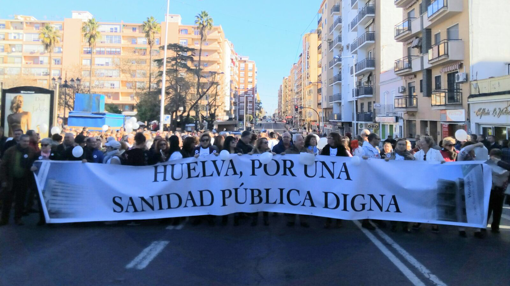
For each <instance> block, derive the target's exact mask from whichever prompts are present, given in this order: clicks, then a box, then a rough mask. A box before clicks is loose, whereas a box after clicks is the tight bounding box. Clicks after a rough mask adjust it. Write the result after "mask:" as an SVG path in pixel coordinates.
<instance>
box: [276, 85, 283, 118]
mask: <svg viewBox="0 0 510 286" xmlns="http://www.w3.org/2000/svg"><path fill="white" fill-rule="evenodd" d="M275 114H276V115H277V116H278V117H279V118H283V85H282V84H280V89H278V108H277V109H276V112H275Z"/></svg>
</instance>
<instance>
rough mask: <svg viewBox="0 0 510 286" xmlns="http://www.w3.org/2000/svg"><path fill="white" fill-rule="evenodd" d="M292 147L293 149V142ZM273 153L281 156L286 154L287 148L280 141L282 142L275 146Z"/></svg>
mask: <svg viewBox="0 0 510 286" xmlns="http://www.w3.org/2000/svg"><path fill="white" fill-rule="evenodd" d="M290 146H291V147H292V142H290ZM273 152H275V153H276V154H281V153H283V152H285V146H284V145H283V140H280V142H278V144H276V145H274V147H273Z"/></svg>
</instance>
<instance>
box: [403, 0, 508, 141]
mask: <svg viewBox="0 0 510 286" xmlns="http://www.w3.org/2000/svg"><path fill="white" fill-rule="evenodd" d="M395 5H396V7H399V8H402V14H403V16H404V18H405V19H404V21H401V22H399V23H396V25H395V28H394V31H395V36H394V38H395V40H396V41H399V42H402V43H403V44H404V47H403V54H404V57H403V58H402V59H399V60H397V61H395V67H394V70H395V73H396V74H398V75H399V76H401V77H402V78H403V79H404V85H403V86H402V87H401V89H400V90H401V92H402V93H403V94H402V95H401V96H399V97H398V98H396V99H395V108H397V109H398V110H401V111H402V112H403V116H402V117H403V120H404V128H405V136H407V137H413V136H415V135H416V134H429V135H431V136H433V137H434V138H435V139H436V140H440V139H441V138H444V137H446V136H453V135H454V134H455V131H456V130H458V129H465V130H467V131H469V132H471V133H483V134H486V135H488V134H497V135H498V138H505V139H507V138H508V135H507V132H506V127H505V125H506V123H504V124H503V126H501V127H498V126H497V125H496V126H491V125H487V122H486V121H484V120H485V119H486V118H484V116H483V115H481V116H478V115H476V113H473V110H474V109H476V110H479V109H481V110H483V108H487V110H489V109H490V108H499V107H504V106H503V105H504V102H500V103H495V102H499V101H498V100H501V98H494V97H493V96H492V95H493V94H492V93H493V92H490V90H491V89H490V88H488V87H487V84H488V82H487V81H483V80H486V79H489V78H492V77H500V76H504V75H508V73H509V70H508V63H509V62H510V50H509V49H508V44H509V41H510V35H509V33H510V32H509V31H507V30H505V29H501V27H506V26H508V25H509V24H510V20H509V17H508V16H507V15H506V11H508V10H509V8H510V2H509V1H505V0H496V1H490V3H488V2H486V1H468V0H436V1H432V0H423V1H410V0H397V1H395ZM470 81H475V82H474V83H473V85H470ZM478 81H480V82H478ZM494 82H496V81H494ZM497 82H498V83H501V82H505V81H497ZM475 84H476V86H475ZM480 86H485V89H486V93H485V92H479V90H478V89H479V88H480ZM475 91H478V92H475ZM470 94H472V95H473V94H475V95H474V96H470ZM496 94H497V92H496ZM471 97H473V105H472V106H471V113H470V112H469V108H470V106H469V105H470V103H471V101H472V99H471ZM475 98H476V99H475ZM473 107H474V108H473ZM489 107H490V108H489ZM470 115H471V116H470ZM474 115H476V116H474ZM496 121H497V120H496ZM496 121H494V124H499V125H501V122H500V123H498V122H496Z"/></svg>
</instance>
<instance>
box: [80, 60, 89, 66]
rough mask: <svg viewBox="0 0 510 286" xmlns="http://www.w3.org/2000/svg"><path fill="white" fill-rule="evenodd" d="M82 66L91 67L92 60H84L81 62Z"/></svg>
mask: <svg viewBox="0 0 510 286" xmlns="http://www.w3.org/2000/svg"><path fill="white" fill-rule="evenodd" d="M81 64H82V65H84V66H90V59H83V60H81Z"/></svg>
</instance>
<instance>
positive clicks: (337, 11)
mask: <svg viewBox="0 0 510 286" xmlns="http://www.w3.org/2000/svg"><path fill="white" fill-rule="evenodd" d="M329 11H330V14H331V15H335V14H340V4H336V5H335V6H333V7H332V8H331V9H330V10H329Z"/></svg>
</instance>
